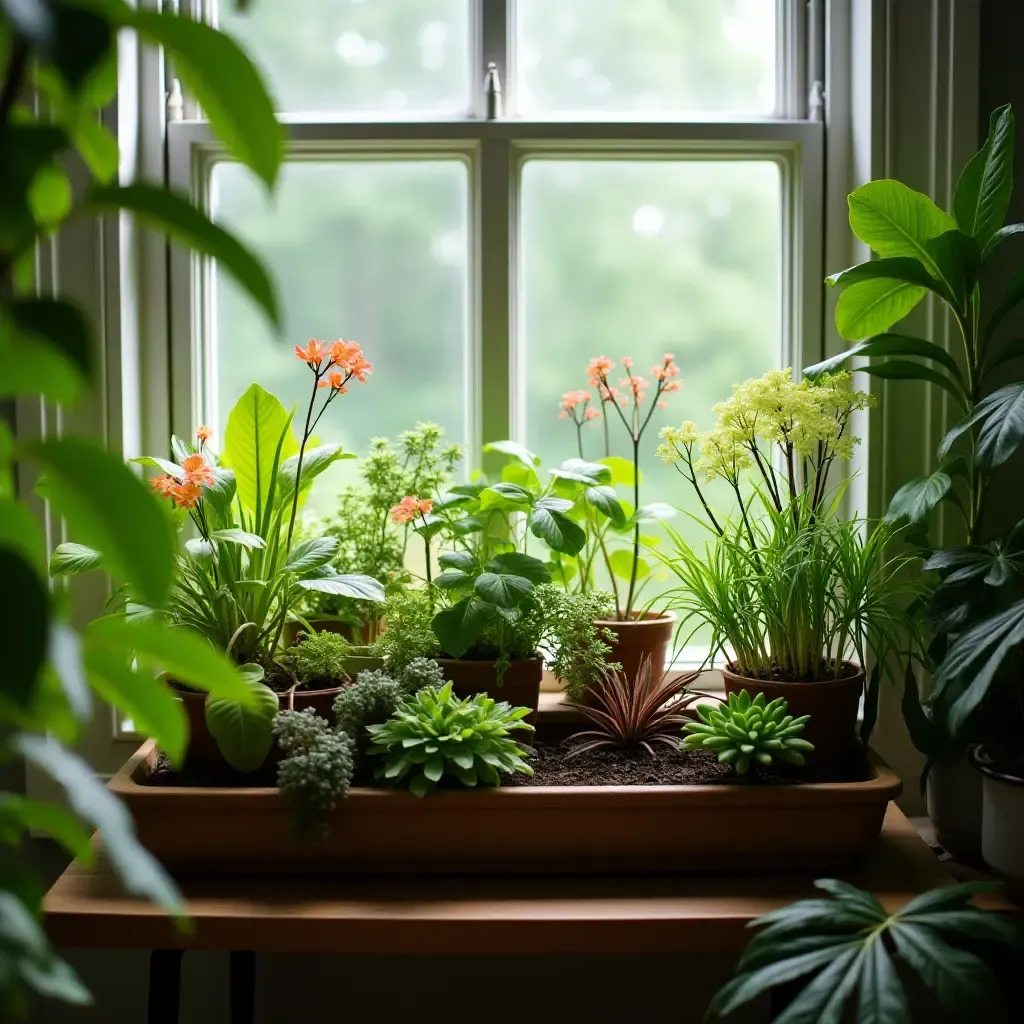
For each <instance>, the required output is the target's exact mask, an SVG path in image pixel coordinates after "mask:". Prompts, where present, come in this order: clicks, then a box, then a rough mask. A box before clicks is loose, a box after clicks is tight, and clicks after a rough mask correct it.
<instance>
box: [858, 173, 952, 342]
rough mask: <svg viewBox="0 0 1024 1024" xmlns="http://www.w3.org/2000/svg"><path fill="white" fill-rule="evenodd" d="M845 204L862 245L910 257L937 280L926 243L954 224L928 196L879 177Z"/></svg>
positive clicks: (899, 183)
mask: <svg viewBox="0 0 1024 1024" xmlns="http://www.w3.org/2000/svg"><path fill="white" fill-rule="evenodd" d="M847 202H848V204H849V207H850V227H851V228H852V229H853V233H854V234H855V235H856V236H857V237H858V238H859V239H860V240H861V241H862V242H863V243H864V244H865V245H867V246H870V247H871V248H872V249H874V251H875V252H877V253H878V255H879V256H911V257H913V258H914V259H916V260H920V262H921V263H922V264H924V267H925V269H926V270H927V271H928V273H929V274H931V276H932V277H938V273H937V270H938V268H937V267H936V266H935V262H934V260H933V259H932V257H931V255H930V254H929V252H928V250H927V247H926V246H927V243H928V242H930V241H931V240H932V239H933V238H936V237H938V236H939V235H941V234H942V233H943V232H944V231H952V230H954V229H955V228H956V226H957V225H956V221H954V220H953V218H952V217H950V216H949V214H947V213H944V212H943V211H942V210H940V209H939V208H938V207H937V206H936V205H935V203H933V202H932V201H931V199H929V198H928V196H926V195H924V194H923V193H921V192H915V191H914V190H913V189H911V188H908V187H907V186H906V185H904V184H903V183H902V182H899V181H894V180H892V179H891V178H882V179H880V180H878V181H869V182H868V183H867V184H866V185H861V187H860V188H858V189H857V190H856V191H854V192H852V193H851V194H850V196H849V198H848V200H847ZM893 323H895V321H893ZM865 333H870V334H877V333H879V332H878V331H869V332H865Z"/></svg>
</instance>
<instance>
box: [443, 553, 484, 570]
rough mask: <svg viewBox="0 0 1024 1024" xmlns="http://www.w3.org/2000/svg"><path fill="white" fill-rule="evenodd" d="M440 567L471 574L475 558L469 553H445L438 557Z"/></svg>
mask: <svg viewBox="0 0 1024 1024" xmlns="http://www.w3.org/2000/svg"><path fill="white" fill-rule="evenodd" d="M437 563H438V565H441V566H444V567H445V568H448V569H461V570H462V571H463V572H471V571H472V569H473V566H474V564H475V563H474V561H473V556H472V555H471V554H470V553H469V552H468V551H443V552H442V553H441V554H440V555H438V556H437Z"/></svg>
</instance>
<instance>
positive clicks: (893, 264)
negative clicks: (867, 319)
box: [825, 256, 946, 294]
mask: <svg viewBox="0 0 1024 1024" xmlns="http://www.w3.org/2000/svg"><path fill="white" fill-rule="evenodd" d="M879 278H883V279H885V280H887V281H902V282H904V283H905V284H912V285H919V286H920V287H922V288H927V289H928V290H929V291H933V292H939V293H940V294H946V292H945V290H944V288H943V285H942V283H941V282H940V281H937V280H936V279H935V278H934V277H932V275H931V274H929V273H928V271H927V270H926V269H925V268H924V266H922V264H921V263H920V261H919V260H916V259H914V258H913V257H911V256H888V257H885V258H883V259H878V260H868V261H867V262H866V263H858V264H857V265H856V266H854V267H850V268H848V269H847V270H841V271H840V272H839V273H838V274H832V275H831V276H829V277H826V278H825V283H826V284H828V285H833V286H835V285H839V286H840V287H842V288H849V287H850V286H851V285H855V284H858V283H859V282H861V281H877V280H878V279H879Z"/></svg>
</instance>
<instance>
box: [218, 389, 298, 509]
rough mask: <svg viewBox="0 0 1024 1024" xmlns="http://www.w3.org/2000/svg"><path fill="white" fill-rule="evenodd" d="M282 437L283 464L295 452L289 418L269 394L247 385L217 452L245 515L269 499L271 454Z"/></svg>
mask: <svg viewBox="0 0 1024 1024" xmlns="http://www.w3.org/2000/svg"><path fill="white" fill-rule="evenodd" d="M282 436H283V437H284V442H283V443H282V444H281V461H282V462H283V461H284V460H286V459H288V458H290V457H291V456H292V455H295V454H296V453H297V452H298V450H299V442H298V441H296V440H295V437H294V435H293V434H292V428H291V415H290V414H289V412H288V411H287V409H285V407H284V406H283V405H282V404H281V403H280V402H279V401H278V400H277V398H276V397H275V396H274V395H272V394H271V393H270V392H269V391H265V390H264V389H263V388H262V387H260V385H259V384H252V385H250V387H249V390H248V391H246V393H245V394H244V395H242V397H241V398H240V399H239V400H238V401H237V402H236V403H235V407H234V408H233V409H232V410H231V412H230V414H229V415H228V422H227V427H226V428H225V430H224V451H223V452H221V465H223V466H225V467H227V468H229V469H233V470H234V472H235V484H236V486H237V488H238V497H239V499H240V500H241V502H242V507H243V508H244V509H245V510H246V511H247V512H249V513H253V514H255V513H256V511H257V510H258V509H259V510H261V511H262V510H263V509H264V508H265V507H266V504H267V501H268V500H269V498H270V494H271V491H270V487H271V479H270V476H271V469H272V467H273V462H274V453H275V451H276V450H277V445H278V442H279V441H280V440H281V438H282Z"/></svg>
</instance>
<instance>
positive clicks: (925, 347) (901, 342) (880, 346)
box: [804, 334, 961, 380]
mask: <svg viewBox="0 0 1024 1024" xmlns="http://www.w3.org/2000/svg"><path fill="white" fill-rule="evenodd" d="M854 356H920V357H921V358H922V359H931V360H933V361H934V362H937V363H939V364H941V365H942V366H944V367H945V368H946V369H947V370H949V372H950V374H952V376H953V377H954V378H955V379H957V380H961V376H960V368H959V367H958V366H957V363H956V360H955V359H954V358H953V357H952V356H951V355H950V354H949V353H948V352H947V351H946V350H945V349H944V348H940V347H939V346H938V345H936V344H935V343H934V342H932V341H925V340H924V339H923V338H912V337H910V336H909V335H906V334H878V335H876V336H875V337H873V338H868V339H867V340H866V341H862V342H859V343H858V344H856V345H854V346H853V347H852V348H848V349H847V350H846V351H845V352H840V353H839V354H838V355H835V356H830V357H829V358H828V359H823V360H822V361H821V362H820V363H815V364H814V365H813V366H808V367H807V368H806V369H805V370H804V376H805V377H820V376H821V375H822V374H823V373H831V372H832V371H833V370H838V369H839V368H840V367H841V366H843V365H844V364H845V363H846V362H847V361H848V360H850V359H852V358H853V357H854Z"/></svg>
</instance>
